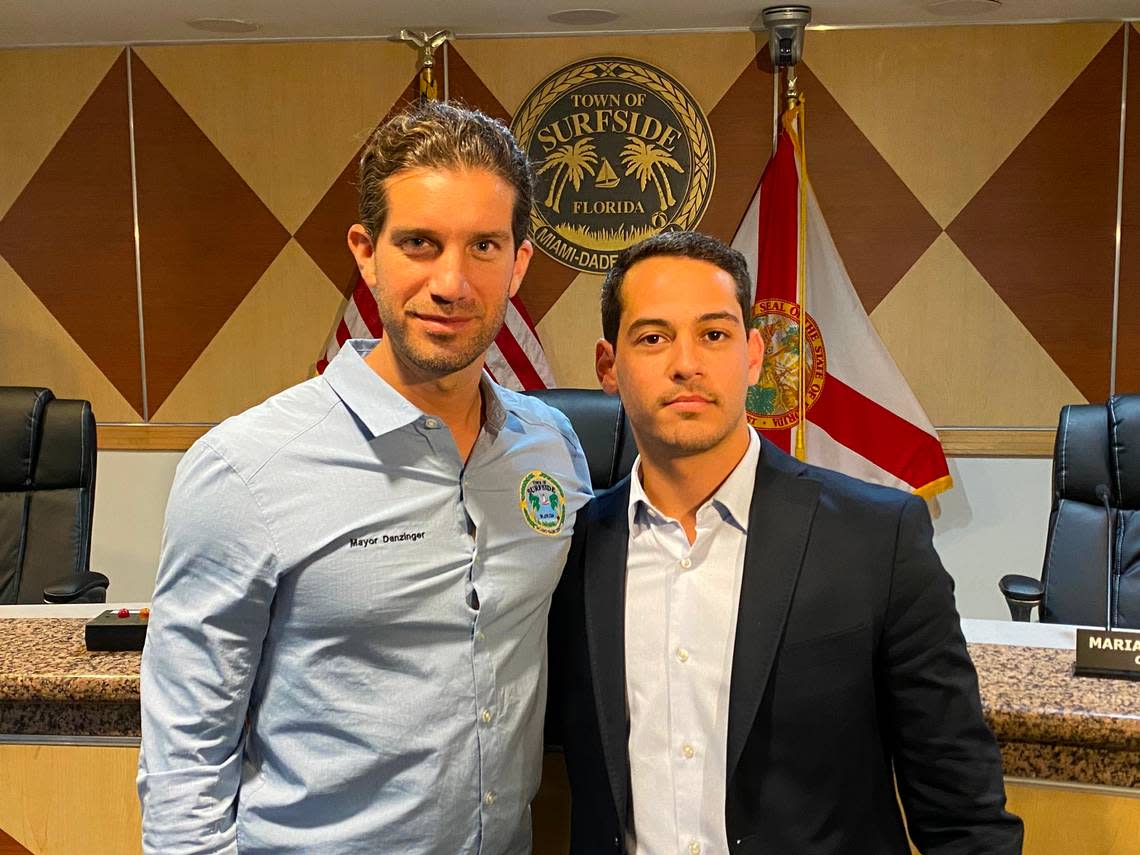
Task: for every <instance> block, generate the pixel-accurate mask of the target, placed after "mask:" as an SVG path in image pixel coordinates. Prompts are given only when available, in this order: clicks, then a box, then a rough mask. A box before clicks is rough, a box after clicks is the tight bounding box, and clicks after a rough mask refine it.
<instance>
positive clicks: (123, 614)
mask: <svg viewBox="0 0 1140 855" xmlns="http://www.w3.org/2000/svg"><path fill="white" fill-rule="evenodd" d="M117 614H118V615H119V617H121V618H123V617H130V616H131V610H130V609H119V611H118V612H117Z"/></svg>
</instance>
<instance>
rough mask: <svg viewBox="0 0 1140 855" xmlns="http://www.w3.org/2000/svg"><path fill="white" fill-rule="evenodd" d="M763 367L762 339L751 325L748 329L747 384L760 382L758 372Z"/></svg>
mask: <svg viewBox="0 0 1140 855" xmlns="http://www.w3.org/2000/svg"><path fill="white" fill-rule="evenodd" d="M763 368H764V339H762V338H761V337H760V330H758V329H756V327H753V328H752V329H750V330H749V331H748V385H749V386H755V385H756V384H757V383H759V382H760V372H761V371H762V370H763Z"/></svg>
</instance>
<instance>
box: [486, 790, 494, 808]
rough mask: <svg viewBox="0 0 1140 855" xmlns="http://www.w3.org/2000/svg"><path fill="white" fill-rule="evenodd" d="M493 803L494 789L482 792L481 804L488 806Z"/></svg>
mask: <svg viewBox="0 0 1140 855" xmlns="http://www.w3.org/2000/svg"><path fill="white" fill-rule="evenodd" d="M494 803H495V791H494V790H487V792H485V793H483V804H485V805H486V806H487V807H490V806H491V805H493V804H494Z"/></svg>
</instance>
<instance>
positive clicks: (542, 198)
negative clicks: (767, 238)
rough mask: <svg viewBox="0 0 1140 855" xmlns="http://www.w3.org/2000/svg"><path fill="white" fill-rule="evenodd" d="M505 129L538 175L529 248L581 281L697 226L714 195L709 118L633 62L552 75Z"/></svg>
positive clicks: (659, 75) (675, 87)
mask: <svg viewBox="0 0 1140 855" xmlns="http://www.w3.org/2000/svg"><path fill="white" fill-rule="evenodd" d="M511 130H512V131H513V132H514V134H515V137H516V138H517V139H518V141H519V144H520V145H521V146H522V148H523V150H524V151H526V153H527V156H528V157H529V158H530V159H531V162H532V163H533V164H534V166H535V172H536V173H537V174H538V184H537V186H536V188H535V197H534V206H533V207H532V208H531V237H532V239H533V240H534V242H535V244H536V245H537V246H538V247H539V248H541V249H542V250H543V251H544V252H546V253H547V255H550V256H551V257H552V258H554V259H556V260H558V261H560V262H562V263H563V264H565V265H566V266H568V267H572V268H575V269H577V270H581V271H583V272H585V273H605V272H606V271H607V270H609V269H610V267H611V266H612V264H613V259H614V258H615V257H616V256H617V254H618V252H620V251H621V250H623V249H625V248H626V247H627V246H631V245H633V244H635V243H637V242H638V241H639V240H642V239H643V238H647V237H649V236H650V235H655V234H657V233H658V232H661V231H665V230H681V229H690V228H693V227H695V226H696V224H697V223H698V222H699V221H700V219H701V215H702V214H703V213H704V211H705V207H706V205H707V204H708V200H709V196H710V195H711V193H712V186H713V179H714V177H715V174H716V154H715V152H714V150H713V140H712V133H711V132H710V131H709V123H708V119H707V118H706V117H705V114H704V113H703V112H702V110H701V108H700V105H699V104H697V102H696V100H695V99H694V98H693V96H692V95H690V94H689V92H688V90H686V89H685V87H684V86H682V85H681V84H680V83H678V82H677V81H676V80H674V79H673V78H672V77H670V76H669V75H668V74H666V73H665V72H664V71H661V70H660V69H658V68H654V67H653V66H651V65H648V64H646V63H644V62H640V61H638V60H634V59H627V58H624V57H614V56H607V57H597V58H594V59H588V60H582V61H581V62H576V63H574V64H573V65H569V66H567V67H565V68H563V69H561V70H559V71H556V72H554V74H551V75H550V76H549V77H547V78H546V80H544V81H543V82H542V83H540V84H539V85H538V86H537V87H535V89H534V90H533V91H532V92H531V93H530V94H529V95H528V96H527V97H526V99H525V100H524V101H523V103H522V106H520V107H519V109H518V110H517V111H516V112H515V117H514V120H513V122H512V123H511Z"/></svg>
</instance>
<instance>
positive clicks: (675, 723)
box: [625, 430, 760, 855]
mask: <svg viewBox="0 0 1140 855" xmlns="http://www.w3.org/2000/svg"><path fill="white" fill-rule="evenodd" d="M748 433H749V437H750V439H749V443H748V450H747V451H746V452H745V453H744V457H743V458H741V460H740V462H739V463H738V464H737V466H736V468H735V469H733V471H732V473H731V474H730V475H729V476H728V478H727V479H725V481H724V483H723V484H721V486H720V488H719V489H718V490H717V491H716V493H715V494H713V496H712V497H711V498H710V499H709V500H708V501H707V502H705V503H704V504H703V505H702V506H701V507H700V508H699V509H698V511H697V518H696V523H697V532H696V537H695V538H694V540H693V543H692V544H691V545H690V544H689V540H688V537H687V536H686V535H685V531H684V529H683V528H682V527H681V523H680V522H678V521H677V520H675V519H672V518H670V517H667V516H665V515H664V514H662V513H661V512H660V511H658V510H657V509H656V508H654V507H653V504H652V502H650V501H649V498H648V497H647V496H646V495H645V491H644V489H643V488H642V485H641V458H640V457H639V458H638V459H637V461H636V462H635V464H634V469H633V472H634V477H633V478H632V479H631V483H630V493H629V558H628V561H627V569H628V572H627V575H626V602H625V666H626V667H625V672H626V699H627V703H628V705H629V717H630V733H629V761H630V777H631V785H632V789H631V796H632V802H631V804H632V814H633V816H632V822H631V824H630V828H631V829H632V831H633V836H634V837H635V842H634V843H633V844H631V847H630V848H631V850H632V851H633V852H635V853H636V855H665V853H676V854H677V855H727V853H728V839H727V835H726V832H725V818H724V801H725V785H726V771H727V770H726V768H725V767H726V763H727V760H726V754H727V744H728V701H729V689H730V678H731V675H732V652H733V639H734V637H735V635H736V616H737V607H738V604H739V602H740V582H741V578H742V576H743V572H744V549H745V545H746V543H747V537H748V509H749V506H750V505H751V503H752V488H753V486H754V484H755V481H756V464H757V462H758V460H759V456H760V440H759V438H758V437H757V436H756V434H755V432H753V431H751V430H749V432H748Z"/></svg>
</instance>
